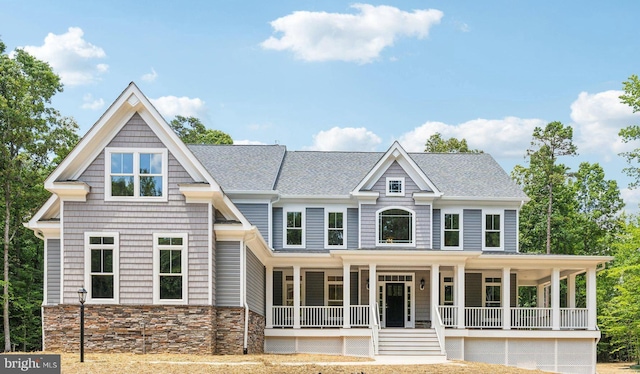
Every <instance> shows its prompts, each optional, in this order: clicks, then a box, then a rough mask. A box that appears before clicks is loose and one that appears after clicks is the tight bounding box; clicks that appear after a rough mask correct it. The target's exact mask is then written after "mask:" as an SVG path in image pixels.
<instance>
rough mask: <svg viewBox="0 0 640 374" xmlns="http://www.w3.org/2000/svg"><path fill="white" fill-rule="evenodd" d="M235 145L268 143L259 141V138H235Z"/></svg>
mask: <svg viewBox="0 0 640 374" xmlns="http://www.w3.org/2000/svg"><path fill="white" fill-rule="evenodd" d="M233 144H235V145H266V144H267V143H263V142H259V141H257V140H247V139H245V140H234V141H233Z"/></svg>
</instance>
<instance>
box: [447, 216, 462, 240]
mask: <svg viewBox="0 0 640 374" xmlns="http://www.w3.org/2000/svg"><path fill="white" fill-rule="evenodd" d="M444 247H445V249H446V248H447V247H449V248H459V247H460V214H458V213H445V214H444Z"/></svg>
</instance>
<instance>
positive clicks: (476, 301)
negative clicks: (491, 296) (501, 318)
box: [464, 273, 483, 306]
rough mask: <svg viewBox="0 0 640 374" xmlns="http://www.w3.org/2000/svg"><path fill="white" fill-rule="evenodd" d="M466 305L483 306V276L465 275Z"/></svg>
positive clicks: (478, 274)
mask: <svg viewBox="0 0 640 374" xmlns="http://www.w3.org/2000/svg"><path fill="white" fill-rule="evenodd" d="M464 277H465V278H464V292H465V295H464V305H465V306H483V302H482V274H480V273H466V274H465V275H464Z"/></svg>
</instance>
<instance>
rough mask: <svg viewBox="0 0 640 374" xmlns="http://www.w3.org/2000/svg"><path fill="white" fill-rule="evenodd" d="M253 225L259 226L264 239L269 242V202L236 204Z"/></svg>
mask: <svg viewBox="0 0 640 374" xmlns="http://www.w3.org/2000/svg"><path fill="white" fill-rule="evenodd" d="M235 205H236V207H238V209H239V210H240V212H241V213H242V214H243V215H244V216H245V218H246V219H248V220H249V222H251V224H252V225H254V226H256V227H257V228H258V231H260V234H261V235H262V237H263V238H264V240H265V241H266V242H267V243H269V205H268V204H257V203H256V204H244V203H239V204H235Z"/></svg>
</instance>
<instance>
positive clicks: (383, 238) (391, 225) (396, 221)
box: [378, 208, 413, 244]
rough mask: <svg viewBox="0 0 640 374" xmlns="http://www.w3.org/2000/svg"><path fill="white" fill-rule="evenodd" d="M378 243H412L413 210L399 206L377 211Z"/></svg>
mask: <svg viewBox="0 0 640 374" xmlns="http://www.w3.org/2000/svg"><path fill="white" fill-rule="evenodd" d="M378 244H413V212H411V211H408V210H404V209H399V208H391V209H387V210H383V211H380V212H378Z"/></svg>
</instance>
